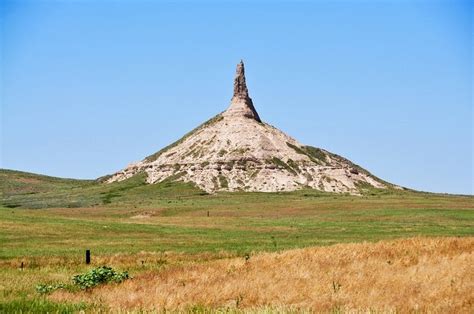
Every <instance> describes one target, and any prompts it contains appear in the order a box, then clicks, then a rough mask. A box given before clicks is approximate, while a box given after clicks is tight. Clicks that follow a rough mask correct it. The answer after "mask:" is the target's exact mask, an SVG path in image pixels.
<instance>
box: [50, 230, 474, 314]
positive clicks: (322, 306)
mask: <svg viewBox="0 0 474 314" xmlns="http://www.w3.org/2000/svg"><path fill="white" fill-rule="evenodd" d="M473 265H474V238H472V237H470V238H411V239H403V240H393V241H381V242H378V243H360V244H338V245H333V246H329V247H315V248H307V249H297V250H290V251H284V252H281V253H261V254H257V255H254V256H251V257H250V258H249V259H248V261H246V260H245V259H243V258H232V259H224V260H218V261H210V262H207V263H200V264H195V265H187V266H177V267H171V268H167V269H165V270H163V271H161V272H159V271H152V272H148V273H145V274H142V275H139V276H137V277H135V278H134V279H133V280H130V281H128V282H125V283H123V284H121V285H117V286H103V287H100V288H97V289H95V290H93V291H92V292H83V293H75V294H74V293H67V292H63V291H58V292H56V293H55V294H53V295H52V298H53V299H54V300H62V301H64V300H67V301H88V302H100V303H105V304H106V305H107V306H109V307H110V308H111V309H113V310H119V309H120V310H134V309H135V310H136V309H144V310H158V311H161V310H164V309H167V310H185V309H189V307H191V306H195V305H199V306H203V307H206V308H225V307H229V308H237V309H253V310H257V311H258V310H259V309H261V310H263V309H269V308H270V309H272V308H274V309H278V310H279V311H282V310H285V309H287V310H292V309H293V310H294V309H299V310H310V311H317V312H325V311H334V310H341V311H377V312H379V311H380V312H392V311H397V312H412V311H421V312H437V313H472V312H473V311H474V268H473Z"/></svg>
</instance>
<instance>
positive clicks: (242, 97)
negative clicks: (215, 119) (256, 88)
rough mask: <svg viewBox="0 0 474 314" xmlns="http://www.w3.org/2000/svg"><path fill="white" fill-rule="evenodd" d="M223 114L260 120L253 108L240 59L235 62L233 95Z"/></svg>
mask: <svg viewBox="0 0 474 314" xmlns="http://www.w3.org/2000/svg"><path fill="white" fill-rule="evenodd" d="M224 115H225V116H244V117H246V118H250V119H254V120H257V121H258V122H261V120H260V117H259V115H258V113H257V110H255V107H254V106H253V102H252V99H251V98H250V96H249V91H248V89H247V83H246V82H245V66H244V62H243V61H242V60H240V62H239V63H238V64H237V69H236V71H235V79H234V95H233V96H232V100H231V102H230V106H229V108H228V109H227V110H226V112H225V113H224Z"/></svg>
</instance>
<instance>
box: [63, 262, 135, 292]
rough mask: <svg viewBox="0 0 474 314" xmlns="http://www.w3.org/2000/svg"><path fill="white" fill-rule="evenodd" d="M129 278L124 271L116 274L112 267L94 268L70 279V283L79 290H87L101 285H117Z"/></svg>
mask: <svg viewBox="0 0 474 314" xmlns="http://www.w3.org/2000/svg"><path fill="white" fill-rule="evenodd" d="M129 278H130V276H129V275H128V272H126V271H124V272H117V271H115V270H114V269H113V268H112V267H109V266H101V267H97V268H94V269H92V270H90V271H89V272H87V273H84V274H79V275H76V276H74V277H72V282H73V283H74V285H76V286H78V287H79V288H81V289H88V288H92V287H95V286H97V285H99V284H101V283H108V282H116V283H119V282H122V281H124V280H126V279H129Z"/></svg>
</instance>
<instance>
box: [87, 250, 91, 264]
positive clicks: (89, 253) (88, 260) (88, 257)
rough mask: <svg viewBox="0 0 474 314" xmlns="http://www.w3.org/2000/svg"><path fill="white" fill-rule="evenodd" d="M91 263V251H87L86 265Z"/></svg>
mask: <svg viewBox="0 0 474 314" xmlns="http://www.w3.org/2000/svg"><path fill="white" fill-rule="evenodd" d="M90 263H91V250H86V264H90Z"/></svg>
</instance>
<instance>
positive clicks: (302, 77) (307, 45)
mask: <svg viewBox="0 0 474 314" xmlns="http://www.w3.org/2000/svg"><path fill="white" fill-rule="evenodd" d="M472 13H473V9H472V5H470V3H469V1H455V0H453V1H336V2H333V1H312V2H309V1H308V2H304V1H303V2H276V1H273V2H270V1H255V2H237V1H223V2H217V1H216V2H202V1H201V2H197V1H196V2H193V1H187V2H174V3H173V2H160V1H41V0H37V1H3V2H2V4H0V19H1V20H0V23H1V24H0V27H1V30H2V38H1V55H0V57H1V85H0V87H1V132H2V134H1V135H2V142H1V162H0V167H2V168H12V169H18V170H24V171H32V172H37V173H42V174H48V175H53V176H61V177H74V178H95V177H98V176H101V175H104V174H108V173H112V172H115V171H117V170H119V169H121V168H123V167H124V166H126V165H127V164H128V163H129V162H132V161H137V160H141V159H142V158H143V157H145V156H147V155H149V154H151V153H153V152H155V151H157V150H159V149H160V148H161V147H163V146H165V145H167V144H169V143H170V142H171V141H174V140H176V139H178V138H179V137H181V136H182V135H183V134H185V133H186V132H188V131H189V130H191V129H192V128H194V127H195V126H197V125H198V124H200V123H201V122H203V121H205V120H207V119H208V118H210V117H212V116H213V115H215V114H217V113H219V112H221V111H223V110H225V109H226V108H227V106H228V104H229V101H230V98H231V96H232V83H233V82H232V79H233V76H234V71H235V65H236V64H237V62H238V61H239V60H240V59H241V58H242V59H244V61H245V63H246V73H247V83H248V86H249V91H250V95H251V97H252V98H253V101H254V104H255V106H256V108H257V110H258V112H259V114H260V116H261V118H262V119H263V120H264V121H266V122H268V123H270V124H272V125H274V126H277V127H278V128H280V129H281V130H283V131H284V132H286V133H288V134H289V135H291V136H293V137H295V138H296V139H298V140H299V141H300V142H302V143H305V144H309V145H313V146H317V147H322V148H325V149H327V150H329V151H331V152H334V153H337V154H340V155H342V156H345V157H347V158H349V159H351V160H352V161H354V162H355V163H357V164H359V165H361V166H363V167H365V168H366V169H368V170H369V171H371V172H372V173H374V174H375V175H377V176H379V177H381V178H383V179H385V180H387V181H390V182H393V183H396V184H400V185H403V186H407V187H410V188H414V189H419V190H424V191H433V192H449V193H464V194H472V193H473V181H474V180H473V110H472V88H473V85H472V71H473V64H472V39H471V36H472Z"/></svg>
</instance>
